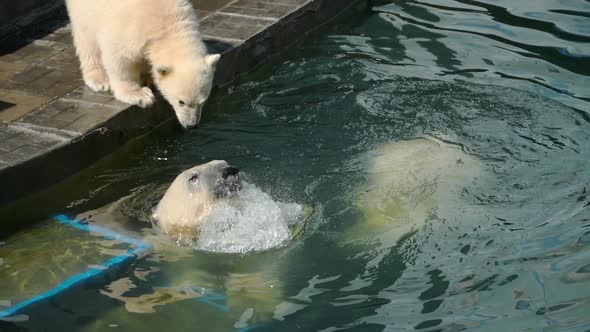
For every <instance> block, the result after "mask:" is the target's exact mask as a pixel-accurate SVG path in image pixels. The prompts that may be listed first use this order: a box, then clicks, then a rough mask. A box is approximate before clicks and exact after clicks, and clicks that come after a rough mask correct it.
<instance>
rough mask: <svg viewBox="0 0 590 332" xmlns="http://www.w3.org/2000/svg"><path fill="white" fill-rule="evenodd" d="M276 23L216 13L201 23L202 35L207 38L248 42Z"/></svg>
mask: <svg viewBox="0 0 590 332" xmlns="http://www.w3.org/2000/svg"><path fill="white" fill-rule="evenodd" d="M274 22H275V21H274V20H268V19H262V18H256V17H246V16H236V15H232V14H223V13H215V14H213V15H211V16H208V17H207V18H205V19H204V20H203V21H201V33H202V34H204V35H205V36H207V37H213V38H215V37H220V38H227V39H234V40H236V39H237V40H247V39H250V38H251V37H253V36H254V35H256V34H257V33H259V32H261V31H263V30H264V29H266V28H268V27H269V26H271V25H272V24H273V23H274Z"/></svg>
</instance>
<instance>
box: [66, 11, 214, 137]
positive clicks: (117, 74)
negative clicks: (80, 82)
mask: <svg viewBox="0 0 590 332" xmlns="http://www.w3.org/2000/svg"><path fill="white" fill-rule="evenodd" d="M66 5H67V8H68V14H69V16H70V20H71V24H72V34H73V37H74V44H75V46H76V52H77V54H78V57H79V59H80V67H81V70H82V76H83V78H84V82H85V83H86V84H87V85H88V86H89V87H90V88H91V89H93V90H95V91H108V90H109V89H110V90H112V92H113V94H114V96H115V98H117V99H118V100H120V101H123V102H126V103H129V104H135V105H139V106H141V107H147V106H149V105H151V104H152V103H153V102H154V94H153V93H152V91H151V89H150V88H148V87H142V86H141V85H140V72H141V69H142V67H143V66H144V65H145V62H146V61H147V62H149V64H150V65H151V72H152V76H153V79H154V81H155V84H156V86H157V87H158V89H159V90H160V91H161V92H162V95H163V96H164V98H166V100H168V102H169V103H170V104H171V105H172V106H173V108H174V111H175V112H176V116H177V118H178V120H179V121H180V123H181V124H182V125H183V126H184V127H192V126H195V125H197V124H198V123H199V121H200V118H201V110H202V107H203V104H204V103H205V101H206V100H207V98H208V97H209V94H210V92H211V86H212V82H213V76H214V72H215V66H216V64H217V61H218V60H219V58H220V56H219V54H213V55H208V54H207V50H206V47H205V45H204V43H203V41H202V40H201V36H200V33H199V30H198V21H197V17H196V14H195V10H194V8H193V7H192V5H191V3H190V1H188V0H98V1H90V0H66Z"/></svg>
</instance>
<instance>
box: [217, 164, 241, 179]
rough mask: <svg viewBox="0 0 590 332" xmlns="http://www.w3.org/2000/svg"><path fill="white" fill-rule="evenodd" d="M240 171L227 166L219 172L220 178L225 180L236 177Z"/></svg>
mask: <svg viewBox="0 0 590 332" xmlns="http://www.w3.org/2000/svg"><path fill="white" fill-rule="evenodd" d="M239 173H240V170H239V169H237V168H236V167H233V166H227V167H225V168H223V169H222V170H221V177H222V178H224V179H227V178H228V177H229V176H237V175H238V174H239Z"/></svg>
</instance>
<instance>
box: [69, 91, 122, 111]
mask: <svg viewBox="0 0 590 332" xmlns="http://www.w3.org/2000/svg"><path fill="white" fill-rule="evenodd" d="M61 99H62V100H64V101H73V102H85V103H93V104H101V105H103V106H105V107H111V108H116V109H125V108H127V107H129V105H128V104H125V103H123V102H120V101H118V100H117V99H115V97H114V96H113V95H112V94H111V93H110V92H95V91H92V89H90V88H89V87H87V86H86V85H82V86H80V87H78V88H77V89H75V90H74V91H72V92H69V93H68V94H66V95H65V96H63V98H61Z"/></svg>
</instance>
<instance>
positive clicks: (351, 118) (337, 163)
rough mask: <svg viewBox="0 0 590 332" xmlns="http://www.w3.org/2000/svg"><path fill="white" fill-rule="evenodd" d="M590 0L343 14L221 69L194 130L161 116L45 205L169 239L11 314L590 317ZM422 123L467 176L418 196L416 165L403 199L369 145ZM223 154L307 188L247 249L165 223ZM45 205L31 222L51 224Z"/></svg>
mask: <svg viewBox="0 0 590 332" xmlns="http://www.w3.org/2000/svg"><path fill="white" fill-rule="evenodd" d="M589 16H590V3H588V2H587V1H581V0H578V1H558V0H547V1H535V2H522V3H514V2H508V1H481V2H478V1H470V0H461V1H452V0H449V1H442V2H441V1H429V0H424V1H404V2H396V3H394V4H389V5H384V6H380V7H375V8H373V9H372V10H371V11H367V12H365V13H358V14H355V15H353V16H352V17H351V16H349V17H347V18H344V19H341V20H339V21H337V22H336V23H333V24H332V25H330V26H328V27H326V28H325V29H323V30H322V31H320V32H319V33H318V34H317V35H315V36H313V37H311V38H309V39H308V40H307V41H305V42H304V43H303V44H302V45H300V46H298V47H297V48H296V49H294V50H293V51H290V52H289V54H287V55H285V56H284V57H283V58H280V59H278V60H276V61H275V62H274V63H272V64H269V65H266V66H263V67H261V68H259V69H258V70H256V71H255V72H254V73H251V74H250V75H249V76H247V77H245V78H244V79H243V80H242V81H241V82H239V83H237V84H235V85H233V86H231V87H229V88H227V89H224V90H220V91H217V92H216V93H215V95H214V96H212V98H211V100H210V101H209V102H208V105H207V108H206V110H205V113H204V119H203V122H202V124H201V125H200V126H199V127H198V128H197V129H196V130H192V131H181V130H179V129H178V128H176V127H174V128H170V127H168V128H164V129H161V130H160V131H158V132H155V133H153V134H151V135H150V136H148V137H145V138H143V139H142V140H141V141H139V142H135V143H133V144H131V145H130V146H128V147H125V148H124V149H123V150H122V151H120V152H118V153H117V154H115V155H113V156H111V157H109V158H107V159H106V160H104V161H102V162H101V163H99V164H97V165H96V166H94V167H92V168H91V169H90V170H87V171H85V172H84V173H82V174H80V175H78V176H76V177H74V178H73V179H71V180H69V181H68V182H67V183H66V184H63V186H62V187H61V188H62V189H59V190H58V192H59V193H60V194H59V195H58V194H55V193H54V195H53V196H54V197H55V198H54V199H53V200H50V201H49V202H45V203H44V205H43V209H44V210H47V214H49V213H57V212H59V213H69V214H70V215H76V214H80V216H82V217H88V219H89V220H91V221H93V222H96V223H98V224H102V225H105V226H108V227H110V228H113V229H117V230H120V231H122V232H126V233H128V234H131V235H135V236H137V237H141V238H144V239H148V240H149V241H151V242H152V243H154V244H155V249H154V250H153V252H152V253H151V254H150V255H148V256H145V257H143V258H141V259H139V260H137V261H136V262H135V263H134V264H132V265H130V266H126V267H124V268H123V269H122V270H120V271H117V273H114V274H112V275H110V276H109V277H108V278H106V280H104V282H103V283H98V282H96V283H91V284H88V285H86V286H85V287H83V288H82V289H76V290H75V291H74V292H71V293H68V294H63V295H61V296H59V297H56V298H55V299H54V300H53V301H51V302H47V303H42V304H40V305H38V306H36V307H34V308H31V309H29V310H24V311H23V314H25V315H26V316H24V317H23V316H21V317H19V319H16V320H14V319H13V320H12V321H11V322H4V323H2V324H4V325H0V330H7V331H12V330H15V331H18V330H20V329H23V330H25V329H30V330H32V331H41V330H49V331H66V330H68V331H69V330H77V331H117V330H119V331H131V330H138V331H160V330H166V329H167V330H170V331H235V330H239V329H244V328H252V331H295V330H297V331H340V330H344V331H405V330H421V331H460V330H467V329H468V330H480V331H499V330H506V331H520V330H527V331H540V330H544V331H588V330H589V329H590V247H589V246H590V210H589V209H588V206H590V196H589V193H590V185H589V183H590V172H589V171H588V165H589V163H590V156H589V154H590V144H589V143H590V121H589V120H590V118H589V117H588V112H590V103H589V102H590V85H589V84H588V76H589V75H590V71H589V70H590V44H589V42H590V21H589V20H588V17H589ZM418 137H429V138H432V139H434V140H436V141H437V142H440V144H442V145H443V146H449V147H452V149H451V150H452V151H455V152H454V153H457V155H458V156H462V157H461V158H460V159H461V163H459V162H457V167H456V168H455V172H453V169H451V171H449V172H450V173H448V174H446V175H449V174H450V175H452V176H459V175H461V174H459V173H461V172H464V170H466V169H467V170H470V173H468V174H467V175H464V176H465V178H466V179H467V180H465V181H463V182H460V184H455V185H454V186H443V185H442V183H444V182H445V181H447V180H448V181H451V180H450V179H451V176H445V177H443V178H435V179H434V180H433V181H434V182H435V183H441V185H440V186H439V189H438V191H437V190H434V194H428V193H427V194H423V196H424V195H425V197H426V199H425V200H414V198H413V197H418V196H420V195H422V193H419V194H420V195H419V194H414V191H413V189H414V188H411V187H410V188H408V187H407V186H408V183H409V184H412V183H415V182H412V181H410V180H408V182H407V183H406V187H405V188H404V189H406V191H404V192H403V193H401V194H399V193H397V192H395V188H393V189H392V188H386V189H392V190H394V191H393V192H394V193H397V194H399V195H401V196H400V197H402V198H404V199H406V201H407V202H409V203H408V205H407V206H406V207H407V211H409V212H407V214H403V213H402V212H399V211H401V210H400V209H392V208H391V206H392V205H391V204H390V205H387V204H388V203H387V202H389V203H391V202H394V203H395V199H396V198H395V197H386V196H387V195H390V193H391V191H387V190H378V189H380V188H381V187H382V186H383V185H386V184H387V183H386V182H387V181H386V180H385V179H384V180H383V181H379V180H377V181H374V182H371V181H372V180H371V179H372V173H371V171H370V166H369V165H370V163H369V162H368V161H370V160H371V158H372V156H374V155H375V152H374V151H380V150H379V149H382V148H383V147H384V146H385V147H387V146H391V145H388V144H392V142H400V141H402V140H403V141H409V142H416V138H418ZM412 144H413V143H410V145H407V146H408V147H410V148H411V147H413V146H414V145H412ZM404 146H405V145H402V148H401V149H400V148H398V149H393V150H391V151H393V153H392V154H393V155H394V156H400V155H403V153H402V152H403V151H404V148H403V147H404ZM371 151H373V152H371ZM452 156H455V155H452ZM418 157H421V156H418ZM400 158H401V157H400ZM212 159H225V160H227V161H228V162H230V163H231V164H233V165H236V166H238V167H239V168H240V169H242V171H243V172H244V173H245V174H246V176H247V179H248V182H249V183H252V184H254V185H256V186H257V187H258V188H260V190H262V191H264V192H266V193H268V194H270V196H271V197H272V198H273V199H274V200H276V201H281V202H288V203H296V204H300V205H301V206H305V207H307V208H308V209H309V211H311V212H310V213H309V215H308V216H307V217H306V222H305V224H304V225H303V226H301V227H303V229H302V230H301V232H300V233H299V234H298V235H297V236H296V237H295V238H294V239H292V240H291V241H290V242H289V243H288V244H287V245H286V246H284V247H282V248H277V249H274V250H270V251H267V252H264V253H251V254H246V255H232V254H215V253H205V252H201V251H193V250H190V249H183V248H175V247H174V246H173V245H171V244H170V243H167V242H166V239H164V238H162V237H160V236H156V235H154V234H153V233H152V232H151V225H150V223H149V222H148V221H149V214H150V212H151V209H152V208H153V207H154V206H155V204H156V203H157V202H158V200H159V198H160V197H161V196H162V195H163V192H164V191H165V189H166V187H167V186H168V185H169V184H170V182H171V181H172V180H173V179H174V177H175V176H176V175H177V174H178V173H179V172H180V171H182V170H184V169H186V168H189V167H191V166H193V165H195V164H200V163H204V162H207V161H209V160H212ZM434 160H438V159H434ZM404 161H407V162H408V163H410V162H412V161H413V159H411V158H410V159H404ZM469 163H472V164H474V165H477V166H474V167H473V168H470V167H468V166H462V165H468V164H469ZM402 164H403V163H402ZM426 167H428V165H427V166H426ZM475 169H476V170H475ZM409 174H410V176H409V178H411V177H412V173H409ZM396 183H402V182H396ZM403 183H405V182H403ZM457 183H459V182H457ZM64 188H65V189H64ZM449 188H450V189H449ZM447 189H448V190H447ZM374 193H377V194H379V195H382V196H383V197H376V196H375V194H374ZM371 195H373V196H371ZM363 197H370V198H371V199H372V200H378V201H379V200H383V201H384V202H385V203H386V204H385V205H386V206H385V208H383V209H379V208H376V210H375V211H376V212H375V211H373V210H371V209H372V208H371V205H370V204H369V207H368V208H367V206H366V205H363V204H362V203H359V202H362V200H363ZM408 197H409V198H408ZM420 197H422V196H420ZM35 203H37V202H35ZM369 203H372V201H371V202H369ZM410 203H415V204H410ZM400 204H401V203H400ZM401 205H402V206H403V204H401ZM397 206H398V205H395V206H394V207H396V208H397ZM423 206H427V207H428V208H423ZM404 213H405V212H404ZM25 214H26V213H25V212H23V218H25V217H24V215H25ZM383 214H385V215H386V217H387V215H388V214H389V216H390V217H391V218H385V219H387V221H386V222H383V221H382V220H381V221H378V222H375V220H377V219H375V218H380V217H383ZM402 215H403V216H404V217H403V218H401V217H399V218H398V217H397V216H402ZM375 216H377V217H375ZM14 218H16V219H18V218H19V216H18V215H16V216H14ZM379 220H380V219H379ZM52 222H53V221H46V222H44V223H41V224H40V226H38V228H33V230H29V231H27V232H33V231H37V229H40V231H37V233H36V236H37V237H38V238H39V242H43V241H44V236H43V235H42V234H43V227H51V226H49V225H50V224H51V223H52ZM400 225H405V227H400ZM27 232H21V233H17V234H15V235H12V236H11V237H9V238H7V239H5V243H6V244H5V245H8V244H10V243H15V241H16V242H18V241H17V240H18V239H21V238H27V234H28V233H27ZM68 234H73V233H68ZM72 236H74V235H72ZM48 238H52V237H48ZM11 241H12V242H11ZM0 252H4V251H0ZM60 257H61V256H60ZM69 262H70V261H69V260H68V259H63V260H62V261H61V263H60V262H59V261H58V262H57V263H54V264H52V265H56V266H55V269H57V268H58V267H61V266H62V265H64V264H66V263H69ZM89 264H94V263H89ZM46 265H47V264H39V269H47V266H46ZM0 267H1V266H0ZM28 268H29V269H31V268H30V267H28ZM0 273H4V272H3V270H0ZM40 273H41V272H40ZM2 280H3V281H4V280H5V276H4V275H2ZM43 282H44V283H46V285H48V284H47V282H46V281H43Z"/></svg>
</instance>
